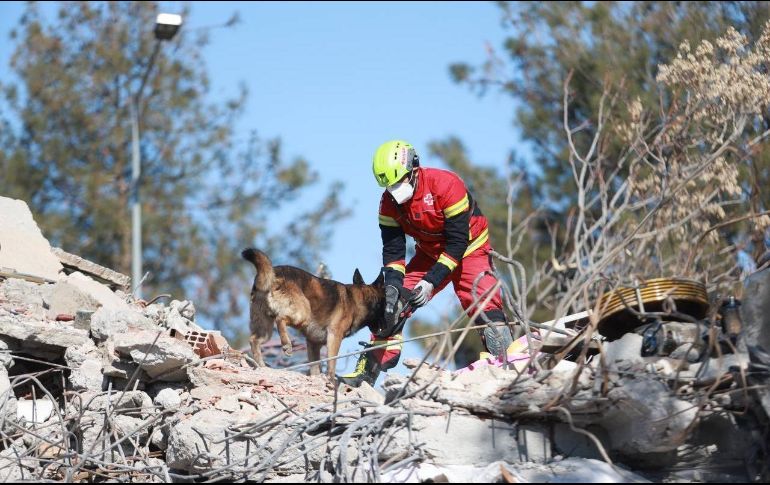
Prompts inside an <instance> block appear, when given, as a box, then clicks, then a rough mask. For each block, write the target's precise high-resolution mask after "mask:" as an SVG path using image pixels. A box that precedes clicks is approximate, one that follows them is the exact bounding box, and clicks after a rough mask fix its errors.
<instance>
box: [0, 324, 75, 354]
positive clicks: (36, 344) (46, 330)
mask: <svg viewBox="0 0 770 485" xmlns="http://www.w3.org/2000/svg"><path fill="white" fill-rule="evenodd" d="M0 336H2V337H6V338H12V339H15V340H17V341H18V345H19V350H22V351H24V352H28V353H30V354H33V355H38V356H41V357H48V356H50V354H51V353H52V352H53V353H54V354H58V355H59V356H61V355H63V354H64V352H65V351H66V350H67V349H68V348H70V347H80V346H82V345H86V344H87V343H88V342H89V341H90V338H89V337H88V332H86V331H84V330H78V329H76V328H72V327H71V326H68V325H66V324H64V323H61V322H33V321H29V320H23V319H21V318H18V317H15V316H13V315H11V316H9V315H0Z"/></svg>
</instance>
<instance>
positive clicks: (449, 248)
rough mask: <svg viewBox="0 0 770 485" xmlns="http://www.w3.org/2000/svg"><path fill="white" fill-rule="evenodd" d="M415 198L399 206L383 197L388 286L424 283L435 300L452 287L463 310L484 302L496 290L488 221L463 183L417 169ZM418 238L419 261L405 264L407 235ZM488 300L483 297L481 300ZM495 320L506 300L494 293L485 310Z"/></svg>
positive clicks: (434, 171) (440, 172) (382, 227)
mask: <svg viewBox="0 0 770 485" xmlns="http://www.w3.org/2000/svg"><path fill="white" fill-rule="evenodd" d="M415 172H416V173H415V174H414V176H415V182H414V184H415V189H414V195H413V196H412V198H411V199H409V200H408V201H406V202H405V203H403V204H401V205H399V204H396V201H395V200H394V199H393V197H392V196H391V195H390V193H389V192H387V191H385V192H384V193H383V194H382V198H381V200H380V210H379V223H380V232H381V234H382V245H383V248H382V263H383V266H384V270H383V271H384V273H385V284H393V285H395V284H403V286H404V287H405V288H407V289H409V290H411V289H413V288H414V286H415V285H416V284H417V283H418V282H419V281H420V280H421V279H425V280H426V281H428V282H430V283H432V284H433V286H434V290H433V295H435V294H436V293H438V292H439V291H441V290H442V289H443V288H444V287H445V286H446V285H447V284H448V283H449V282H450V281H451V282H452V285H453V287H454V290H455V293H456V294H457V297H458V298H459V299H460V304H461V305H462V307H463V309H466V310H467V309H468V308H469V307H470V306H471V305H472V304H473V303H474V301H480V300H483V299H485V296H486V295H485V292H487V290H489V289H490V288H491V287H492V286H494V285H495V283H496V282H497V280H496V279H495V277H494V276H492V275H491V274H489V273H486V274H485V275H484V276H482V277H481V278H480V279H479V281H478V282H477V283H476V294H475V295H474V293H473V285H474V281H476V278H477V277H478V275H479V274H480V273H483V272H485V271H491V264H490V254H489V252H490V250H491V246H490V245H489V227H488V224H487V218H486V217H484V215H483V214H482V213H481V210H480V209H479V208H478V207H477V206H476V204H475V202H474V201H473V198H472V197H471V195H470V193H469V192H468V190H467V189H466V187H465V184H464V183H463V181H462V179H461V178H460V177H459V176H457V175H456V174H455V173H453V172H450V171H448V170H441V169H436V168H416V169H415ZM407 234H408V235H410V236H412V237H413V238H414V240H415V243H416V255H415V256H414V258H412V260H411V261H409V264H405V260H406V235H407ZM482 295H484V296H482ZM484 312H485V313H487V315H488V316H489V317H490V318H491V319H492V320H493V321H495V320H498V321H502V320H503V313H502V300H501V297H500V292H499V291H496V292H495V294H494V295H492V297H491V299H490V300H489V302H488V303H487V304H486V305H485V306H484Z"/></svg>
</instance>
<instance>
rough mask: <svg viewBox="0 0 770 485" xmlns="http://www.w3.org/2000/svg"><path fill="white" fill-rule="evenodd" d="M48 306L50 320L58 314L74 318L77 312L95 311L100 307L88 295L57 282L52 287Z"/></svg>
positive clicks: (67, 284) (74, 287)
mask: <svg viewBox="0 0 770 485" xmlns="http://www.w3.org/2000/svg"><path fill="white" fill-rule="evenodd" d="M48 305H49V308H48V318H50V319H55V318H56V316H57V315H60V314H65V315H73V316H74V315H76V314H77V312H78V311H79V310H84V311H96V309H97V308H99V306H101V304H100V303H99V302H98V301H97V300H96V299H95V298H94V297H92V296H91V295H90V294H88V293H86V292H84V291H82V290H81V289H80V288H78V287H77V286H75V285H72V284H71V283H68V282H66V281H58V282H56V284H55V285H53V289H52V291H51V297H50V301H49V303H48Z"/></svg>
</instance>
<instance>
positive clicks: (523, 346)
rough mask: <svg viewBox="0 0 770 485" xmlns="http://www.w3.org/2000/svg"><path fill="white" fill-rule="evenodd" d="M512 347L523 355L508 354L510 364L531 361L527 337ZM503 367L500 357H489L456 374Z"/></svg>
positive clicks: (523, 337)
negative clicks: (489, 367) (483, 368)
mask: <svg viewBox="0 0 770 485" xmlns="http://www.w3.org/2000/svg"><path fill="white" fill-rule="evenodd" d="M511 347H513V348H514V349H518V350H521V353H510V354H508V363H509V364H510V363H512V362H518V361H522V360H529V351H528V350H527V336H526V335H525V336H522V337H520V338H519V339H518V340H516V341H515V342H514V343H513V344H512V345H511ZM488 366H493V367H503V359H501V358H500V357H487V358H486V359H479V360H477V361H476V362H472V363H471V364H470V365H468V367H463V368H462V369H457V370H456V371H455V372H454V373H455V374H465V373H467V372H473V371H475V370H476V369H480V368H482V367H488Z"/></svg>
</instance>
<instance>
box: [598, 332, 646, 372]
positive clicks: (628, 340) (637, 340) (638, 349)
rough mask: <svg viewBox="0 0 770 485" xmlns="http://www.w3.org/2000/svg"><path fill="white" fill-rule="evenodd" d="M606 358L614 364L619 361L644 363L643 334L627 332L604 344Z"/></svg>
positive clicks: (610, 363)
mask: <svg viewBox="0 0 770 485" xmlns="http://www.w3.org/2000/svg"><path fill="white" fill-rule="evenodd" d="M604 351H605V359H606V362H607V364H609V365H610V366H612V365H613V364H615V363H616V362H618V361H621V360H625V361H628V362H631V363H642V364H643V363H644V359H643V358H642V336H641V335H637V334H635V333H627V334H625V335H623V337H622V338H620V339H618V340H615V341H613V342H607V343H605V344H604Z"/></svg>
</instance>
